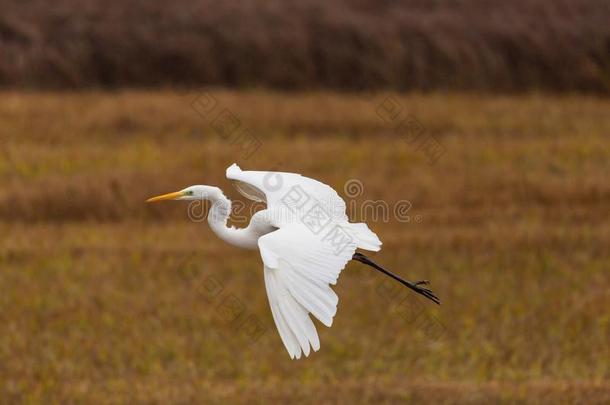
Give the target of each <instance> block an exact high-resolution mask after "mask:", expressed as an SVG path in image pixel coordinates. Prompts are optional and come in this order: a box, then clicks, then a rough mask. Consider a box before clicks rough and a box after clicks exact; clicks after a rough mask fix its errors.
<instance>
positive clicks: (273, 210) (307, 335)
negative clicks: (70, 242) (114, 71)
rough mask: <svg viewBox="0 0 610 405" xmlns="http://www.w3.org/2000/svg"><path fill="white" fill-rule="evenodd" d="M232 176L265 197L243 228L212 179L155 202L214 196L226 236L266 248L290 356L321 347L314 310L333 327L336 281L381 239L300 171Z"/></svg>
mask: <svg viewBox="0 0 610 405" xmlns="http://www.w3.org/2000/svg"><path fill="white" fill-rule="evenodd" d="M226 174H227V178H228V179H229V180H231V181H232V182H233V184H234V185H235V187H236V189H237V190H238V191H239V192H240V193H241V194H243V195H244V196H245V197H247V198H249V199H252V200H254V201H260V202H265V203H266V204H267V208H266V209H265V210H262V211H259V212H257V213H256V214H255V215H253V217H252V219H251V221H250V224H249V225H248V226H247V227H246V228H243V229H236V228H233V227H228V226H227V219H228V217H229V215H230V208H231V202H230V201H229V200H228V199H227V198H226V197H225V196H224V194H223V193H222V191H221V190H220V189H218V188H217V187H212V186H191V187H188V188H185V189H184V190H181V191H179V192H176V193H170V194H165V195H163V196H159V197H155V198H152V199H150V200H149V201H158V200H166V199H177V200H195V199H207V200H210V201H211V202H212V207H211V209H210V212H209V214H208V222H209V223H210V226H211V228H212V230H213V231H214V232H215V233H216V234H217V235H218V236H219V237H220V238H221V239H223V240H225V241H227V242H228V243H231V244H233V245H235V246H239V247H243V248H248V249H259V251H260V255H261V258H262V261H263V267H264V279H265V287H266V290H267V295H268V298H269V305H270V307H271V313H272V315H273V320H274V321H275V325H276V326H277V329H278V332H279V335H280V337H281V339H282V342H283V343H284V346H286V350H288V353H289V354H290V357H291V358H296V359H298V358H300V357H301V355H302V354H305V356H308V355H309V353H310V352H311V349H313V350H314V351H317V350H318V349H319V348H320V339H319V337H318V332H317V330H316V327H315V325H314V323H313V321H312V319H311V318H310V316H309V315H310V314H311V315H313V316H314V317H315V318H317V319H318V320H319V321H320V322H322V323H323V324H324V325H326V326H329V327H330V326H331V325H332V322H333V318H334V316H335V314H336V313H337V303H338V301H339V299H338V297H337V294H335V292H334V291H333V290H332V288H331V287H330V285H331V284H335V283H336V282H337V279H338V277H339V274H340V273H341V270H343V268H345V266H346V264H347V262H348V261H350V260H351V259H352V257H353V255H354V252H355V251H356V249H357V248H361V249H366V250H373V251H377V250H379V249H380V248H381V241H380V240H379V238H378V237H377V235H375V233H373V232H372V231H371V230H370V229H369V228H368V226H367V225H366V224H364V223H350V222H348V217H347V214H346V205H345V201H343V199H342V198H341V197H340V196H339V195H338V194H337V192H336V191H335V190H333V189H332V188H331V187H330V186H328V185H326V184H324V183H321V182H319V181H317V180H314V179H310V178H308V177H304V176H301V175H300V174H295V173H284V172H265V171H242V170H241V169H240V168H239V166H237V165H236V164H233V165H231V166H230V167H229V168H228V169H227V173H226Z"/></svg>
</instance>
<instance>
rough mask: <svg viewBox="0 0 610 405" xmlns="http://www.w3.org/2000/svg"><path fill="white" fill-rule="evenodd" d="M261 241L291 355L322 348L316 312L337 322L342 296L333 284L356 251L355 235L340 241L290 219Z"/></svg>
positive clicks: (269, 288)
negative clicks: (340, 297)
mask: <svg viewBox="0 0 610 405" xmlns="http://www.w3.org/2000/svg"><path fill="white" fill-rule="evenodd" d="M258 246H259V249H260V252H261V257H262V259H263V264H264V267H265V286H266V288H267V296H268V298H269V305H270V306H271V313H272V315H273V319H274V321H275V324H276V326H277V329H278V332H279V334H280V337H281V339H282V342H283V343H284V346H286V349H287V350H288V353H289V354H290V357H291V358H297V359H298V358H300V357H301V353H304V354H305V356H308V355H309V353H310V347H311V348H313V350H314V351H317V350H318V349H319V348H320V339H319V338H318V333H317V331H316V328H315V326H314V324H313V322H312V320H311V318H310V317H309V314H310V313H311V314H312V315H313V316H315V317H316V318H318V319H319V320H320V322H322V323H323V324H324V325H326V326H331V325H332V321H333V317H334V316H335V314H336V312H337V303H338V301H339V298H338V297H337V294H335V292H334V291H333V290H332V289H331V288H330V285H329V284H335V283H336V282H337V278H338V277H339V273H341V270H343V268H344V267H345V265H346V264H347V262H348V261H349V260H350V259H351V258H352V255H353V254H354V251H355V250H356V244H355V243H354V241H353V240H350V241H347V243H345V244H344V245H340V246H338V245H336V244H334V243H332V242H330V241H328V240H324V239H323V238H321V237H319V236H318V235H316V234H314V233H313V232H312V231H311V230H310V229H309V228H308V227H307V226H305V225H303V224H289V225H286V226H284V227H282V228H280V229H278V230H277V231H274V232H271V233H269V234H267V235H264V236H262V237H261V238H260V239H259V240H258Z"/></svg>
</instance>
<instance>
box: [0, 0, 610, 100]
mask: <svg viewBox="0 0 610 405" xmlns="http://www.w3.org/2000/svg"><path fill="white" fill-rule="evenodd" d="M609 20H610V3H609V2H608V1H599V0H579V1H573V0H553V1H547V0H513V1H510V2H506V1H500V0H452V1H430V0H400V1H378V0H334V1H332V2H331V1H324V0H297V1H294V0H283V1H278V0H244V1H240V2H232V1H228V2H219V1H214V0H175V1H172V2H166V1H163V0H147V1H142V0H107V1H104V2H101V1H97V0H87V1H83V0H55V1H54V2H53V7H49V4H48V2H47V1H43V0H29V1H21V2H17V1H12V2H10V1H8V2H7V1H3V2H0V55H2V58H0V86H2V87H7V88H35V89H39V88H54V89H56V88H62V89H65V88H69V89H74V88H96V87H97V88H99V87H103V88H107V87H114V88H120V87H123V86H128V87H133V86H140V87H153V88H157V87H158V86H159V85H160V84H165V85H171V84H181V85H184V86H189V85H197V86H202V85H205V86H207V85H212V84H213V85H221V86H228V87H239V88H241V87H257V86H262V87H265V88H270V87H271V88H280V89H303V90H312V89H341V90H345V89H397V90H430V89H450V90H464V89H465V90H473V89H474V90H484V91H498V90H500V91H505V92H506V91H510V92H515V91H524V90H539V89H544V90H547V91H581V92H588V93H604V94H608V93H610V24H608V21H609Z"/></svg>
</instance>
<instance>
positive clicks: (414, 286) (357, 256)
mask: <svg viewBox="0 0 610 405" xmlns="http://www.w3.org/2000/svg"><path fill="white" fill-rule="evenodd" d="M352 260H356V261H359V262H360V263H364V264H366V265H368V266H371V267H372V268H374V269H375V270H378V271H380V272H382V273H383V274H385V275H386V276H389V277H392V278H393V279H394V280H396V281H398V282H399V283H401V284H402V285H404V286H406V287H408V288H410V289H411V290H413V291H415V292H416V293H418V294H421V295H423V296H424V297H426V298H428V299H429V300H431V301H434V302H435V303H437V304H438V305H440V304H441V300H439V299H438V297H437V296H436V295H435V294H434V293H433V292H432V291H431V290H429V289H427V288H425V287H421V286H422V285H428V284H430V282H429V281H428V280H420V281H414V282H411V281H407V280H405V279H403V278H401V277H400V276H398V275H396V274H394V273H392V272H391V271H389V270H386V269H384V268H383V267H381V266H380V265H378V264H377V263H375V262H374V261H372V260H371V259H369V258H368V257H366V256H365V255H363V254H362V253H359V252H356V253H354V256H352Z"/></svg>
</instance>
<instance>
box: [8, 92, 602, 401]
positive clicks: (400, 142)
mask: <svg viewBox="0 0 610 405" xmlns="http://www.w3.org/2000/svg"><path fill="white" fill-rule="evenodd" d="M196 95H197V93H190V94H183V95H177V94H174V93H172V92H170V91H166V92H117V93H96V92H89V93H78V94H75V93H64V94H55V93H48V94H46V93H31V94H26V93H11V92H5V93H3V94H2V96H1V97H0V139H1V144H0V146H1V149H0V152H1V155H0V156H1V160H0V180H1V181H0V184H1V185H2V186H1V189H0V266H1V271H0V290H1V291H2V294H0V319H1V322H0V381H1V385H0V398H2V400H3V401H4V402H6V403H16V402H25V403H125V402H126V401H133V402H137V403H191V402H221V401H224V400H231V401H237V402H244V403H251V402H260V403H271V402H275V401H280V402H282V403H286V402H310V401H314V400H315V401H318V402H322V403H324V402H338V403H352V402H359V401H365V402H373V401H375V402H380V403H386V402H398V401H403V400H411V401H412V402H424V401H425V402H429V403H443V402H445V403H454V402H460V403H489V401H493V402H496V403H498V402H500V403H503V402H504V403H508V402H522V403H540V402H548V403H585V402H586V403H599V404H601V403H609V402H610V380H609V379H610V362H609V359H610V347H609V342H610V271H609V267H610V250H609V249H608V246H609V245H610V218H609V216H608V212H609V211H610V210H609V208H610V182H609V181H608V173H609V172H610V148H609V146H610V140H609V139H608V135H610V115H608V111H610V100H604V99H596V98H591V97H582V96H562V97H547V96H541V95H531V96H521V97H500V96H497V97H487V96H472V95H456V94H454V95H435V94H431V95H416V94H415V95H409V96H397V95H392V97H396V100H399V101H400V103H401V104H402V105H403V106H404V108H405V111H406V112H408V113H409V114H411V115H412V116H413V117H416V119H417V120H418V121H419V122H420V123H421V124H422V125H423V127H424V128H425V131H426V134H430V135H434V136H435V137H436V138H437V139H438V140H439V141H440V142H441V143H442V144H443V145H444V147H445V148H446V152H445V154H444V155H443V156H442V157H441V158H440V159H439V160H438V162H437V163H436V164H434V165H429V164H428V163H427V160H426V156H425V155H424V154H423V153H422V152H421V151H417V150H415V148H414V147H413V146H412V145H409V144H407V142H405V141H404V139H402V138H401V137H399V136H397V135H396V134H395V133H394V132H393V130H392V126H391V125H388V124H386V123H385V122H384V121H383V120H382V119H381V118H380V117H379V116H378V115H377V114H376V108H377V106H378V105H379V103H380V102H382V101H383V100H384V98H385V97H387V95H377V96H363V97H355V96H345V95H337V94H330V93H304V94H294V95H289V94H281V93H269V92H265V93H263V92H225V91H222V92H221V91H217V92H214V93H213V95H214V97H216V99H217V100H218V102H219V105H222V106H223V107H224V108H228V109H229V110H230V111H232V112H233V113H234V114H235V116H237V117H239V119H240V120H241V122H242V125H243V126H245V127H247V128H249V129H250V130H251V131H252V133H254V134H256V136H257V137H258V139H260V141H261V147H260V148H259V150H258V151H257V152H256V153H255V154H254V155H253V156H252V157H251V158H250V159H247V160H246V159H244V157H243V151H242V150H240V148H239V145H237V144H231V142H229V141H226V140H224V139H222V138H221V137H220V136H218V135H217V134H216V133H214V132H213V130H212V129H211V128H210V126H209V123H208V121H207V120H206V118H204V117H202V116H200V115H199V114H198V113H197V112H195V111H194V110H193V109H192V108H191V106H190V103H191V100H192V99H193V97H195V96H196ZM233 162H237V163H239V164H240V165H241V166H242V168H243V169H260V170H265V169H276V170H284V171H296V172H301V173H303V174H305V175H309V176H311V177H314V178H319V179H321V180H323V181H325V182H327V183H328V184H330V185H332V186H334V187H336V188H337V190H339V191H340V193H341V194H342V195H345V193H344V191H343V185H344V183H345V181H346V180H348V179H358V180H360V181H361V182H362V184H363V185H364V194H363V195H362V196H359V197H358V198H357V199H356V200H355V201H354V203H355V206H358V204H360V203H361V202H362V201H363V200H364V199H373V200H377V199H383V200H385V201H387V202H388V204H390V205H392V204H394V203H395V202H397V201H399V200H409V201H411V202H412V204H413V207H412V209H411V210H410V211H409V213H410V214H412V215H413V218H414V220H413V221H411V222H409V223H404V222H398V221H394V220H392V221H389V222H387V223H384V222H377V223H372V224H371V227H372V228H373V229H374V230H375V231H377V232H378V233H379V235H380V236H381V238H382V240H383V242H384V249H383V250H382V251H381V252H380V253H378V254H376V255H375V257H376V259H377V260H379V262H380V263H383V264H386V265H387V266H388V267H389V268H390V269H394V270H395V271H397V272H399V273H401V274H402V275H404V276H406V277H407V278H411V279H420V278H427V279H430V280H431V281H432V287H433V290H434V291H435V292H437V293H438V295H439V296H440V297H441V299H442V300H443V305H442V306H441V307H440V308H433V307H432V306H431V305H428V304H427V303H423V304H424V305H425V308H426V316H429V317H433V318H434V319H437V320H438V322H440V324H441V325H443V328H442V333H440V335H439V337H438V339H432V338H430V336H429V335H428V334H427V333H426V332H425V330H424V329H423V328H422V327H421V325H420V324H418V321H417V319H411V318H409V317H405V316H404V313H401V311H403V310H404V307H403V306H402V304H401V301H399V299H397V298H392V297H391V296H387V295H384V293H383V291H385V290H384V288H383V284H382V282H383V281H384V280H383V279H382V278H381V276H380V275H378V274H373V273H372V272H371V271H370V270H368V269H366V268H363V266H362V265H360V264H357V263H352V264H350V265H349V266H348V268H347V269H346V270H345V271H344V272H343V274H342V276H341V278H340V281H339V283H338V285H337V286H336V289H335V290H336V291H337V293H338V295H339V297H340V301H339V311H338V314H337V316H336V318H335V323H334V325H333V327H332V328H331V329H327V328H325V327H324V326H322V325H319V326H318V327H319V333H320V338H321V346H322V347H321V350H320V352H318V353H314V354H313V355H311V356H310V358H308V359H305V360H300V361H291V360H290V359H289V357H288V355H287V353H286V352H285V350H284V348H283V346H282V344H281V341H280V339H279V336H278V335H277V332H276V331H275V327H274V325H273V320H272V318H271V315H270V311H269V309H268V304H267V298H266V295H265V289H264V283H263V277H262V268H261V263H260V259H259V257H258V254H257V253H256V252H247V251H242V250H239V249H236V248H232V247H230V246H228V245H225V244H223V243H222V242H221V241H219V240H217V239H216V238H215V237H214V236H213V235H212V233H211V231H210V230H209V229H208V227H207V224H199V223H194V222H192V221H190V220H189V219H188V218H187V212H186V208H187V207H186V205H185V204H181V203H173V204H171V203H168V204H159V205H156V206H148V205H145V204H144V203H143V201H144V200H145V198H146V197H149V196H151V195H156V194H159V193H163V192H169V191H174V190H176V189H179V188H182V187H184V186H187V185H190V184H201V183H203V184H214V185H218V186H220V187H221V188H223V189H224V190H225V192H226V194H227V195H228V196H229V197H230V198H233V199H239V198H238V194H237V192H236V191H235V190H233V188H232V187H231V185H230V184H229V183H228V182H227V181H226V180H225V179H224V170H225V168H226V167H227V166H228V165H229V164H231V163H233ZM352 214H353V217H354V219H356V218H357V217H358V216H359V215H361V213H358V212H357V210H356V212H352ZM416 216H417V218H418V220H415V218H416ZM238 225H241V226H243V224H238ZM210 277H212V278H213V279H214V280H217V281H218V282H221V283H222V285H223V286H224V289H223V291H222V294H221V295H222V296H224V295H226V294H232V296H234V297H236V298H237V299H238V300H239V302H241V303H243V305H244V308H245V311H246V313H247V314H250V315H253V316H256V317H257V318H258V319H259V320H260V321H261V322H262V323H263V325H264V326H265V327H266V329H267V330H266V333H264V334H263V336H262V337H261V338H260V339H258V340H257V341H256V342H252V341H251V340H250V339H248V338H247V336H244V334H243V333H242V332H243V331H239V330H236V329H235V327H234V326H233V324H232V323H231V322H229V321H228V320H227V319H226V318H225V317H223V315H222V313H220V312H219V311H218V306H219V304H220V301H221V299H222V298H221V297H211V296H210V295H209V294H208V293H206V290H205V283H206V280H208V281H209V279H210ZM407 297H410V296H408V295H407ZM407 299H413V298H412V297H410V298H407Z"/></svg>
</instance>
